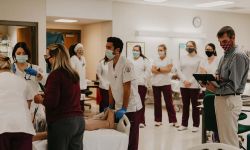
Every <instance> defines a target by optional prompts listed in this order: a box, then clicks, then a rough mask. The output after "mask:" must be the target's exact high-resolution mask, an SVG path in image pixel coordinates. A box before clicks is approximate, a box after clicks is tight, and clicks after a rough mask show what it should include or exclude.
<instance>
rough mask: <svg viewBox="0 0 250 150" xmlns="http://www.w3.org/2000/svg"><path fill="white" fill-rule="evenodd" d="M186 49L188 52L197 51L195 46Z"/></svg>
mask: <svg viewBox="0 0 250 150" xmlns="http://www.w3.org/2000/svg"><path fill="white" fill-rule="evenodd" d="M186 51H187V52H188V53H193V52H194V51H195V48H186Z"/></svg>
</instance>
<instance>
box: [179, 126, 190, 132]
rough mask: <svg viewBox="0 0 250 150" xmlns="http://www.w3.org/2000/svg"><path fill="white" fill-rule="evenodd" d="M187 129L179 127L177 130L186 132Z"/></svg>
mask: <svg viewBox="0 0 250 150" xmlns="http://www.w3.org/2000/svg"><path fill="white" fill-rule="evenodd" d="M187 129H188V128H187V127H184V126H180V127H179V128H178V131H184V130H187Z"/></svg>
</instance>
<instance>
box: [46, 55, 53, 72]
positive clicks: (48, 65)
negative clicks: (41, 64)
mask: <svg viewBox="0 0 250 150" xmlns="http://www.w3.org/2000/svg"><path fill="white" fill-rule="evenodd" d="M50 58H51V57H49V58H46V59H45V61H46V64H47V68H46V70H47V73H49V72H50V71H51V69H52V66H51V64H50V62H49V59H50Z"/></svg>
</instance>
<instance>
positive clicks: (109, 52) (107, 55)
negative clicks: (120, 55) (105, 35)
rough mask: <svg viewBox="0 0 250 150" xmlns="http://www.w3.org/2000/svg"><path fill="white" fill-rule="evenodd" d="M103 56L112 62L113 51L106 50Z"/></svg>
mask: <svg viewBox="0 0 250 150" xmlns="http://www.w3.org/2000/svg"><path fill="white" fill-rule="evenodd" d="M105 56H106V57H107V58H108V59H109V60H112V59H113V58H114V57H115V55H114V54H113V51H112V50H109V49H107V50H106V52H105Z"/></svg>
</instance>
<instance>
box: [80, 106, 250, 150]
mask: <svg viewBox="0 0 250 150" xmlns="http://www.w3.org/2000/svg"><path fill="white" fill-rule="evenodd" d="M90 103H92V109H91V111H86V112H85V115H88V116H92V115H93V114H96V113H97V111H98V106H97V105H95V102H94V101H91V102H90ZM162 109H163V113H162V116H163V125H162V126H160V127H155V125H154V108H153V105H152V104H147V105H146V112H145V114H146V124H147V126H146V127H145V128H141V129H140V141H139V150H188V149H189V148H191V147H193V146H195V145H199V144H201V126H200V130H199V131H198V132H196V133H192V132H191V128H192V118H189V129H188V130H186V131H177V128H175V127H172V126H170V125H169V123H168V117H167V112H166V109H165V106H163V107H162ZM181 115H182V114H181V113H177V119H178V122H179V124H180V123H181ZM190 116H191V114H190ZM248 116H250V114H248ZM249 122H250V117H248V119H246V120H244V121H243V122H242V123H243V124H249ZM244 137H246V134H245V135H244ZM243 145H244V146H246V142H245V143H244V144H243Z"/></svg>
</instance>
